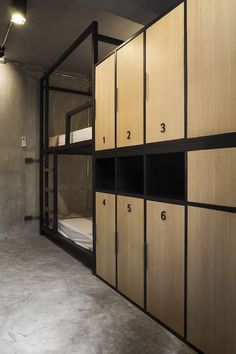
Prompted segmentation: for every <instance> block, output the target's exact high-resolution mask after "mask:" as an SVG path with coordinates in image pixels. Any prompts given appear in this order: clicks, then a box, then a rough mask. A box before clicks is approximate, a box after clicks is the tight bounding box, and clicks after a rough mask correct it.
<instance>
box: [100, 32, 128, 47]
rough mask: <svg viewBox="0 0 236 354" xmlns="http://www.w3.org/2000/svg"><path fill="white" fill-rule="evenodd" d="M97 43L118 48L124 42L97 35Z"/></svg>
mask: <svg viewBox="0 0 236 354" xmlns="http://www.w3.org/2000/svg"><path fill="white" fill-rule="evenodd" d="M98 41H99V42H103V43H108V44H112V45H116V46H119V45H121V44H122V43H124V41H122V40H121V39H117V38H113V37H109V36H105V35H103V34H98Z"/></svg>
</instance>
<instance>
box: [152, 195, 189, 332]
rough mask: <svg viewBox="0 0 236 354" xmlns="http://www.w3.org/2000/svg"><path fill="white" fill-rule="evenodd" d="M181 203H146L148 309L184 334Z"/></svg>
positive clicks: (182, 216)
mask: <svg viewBox="0 0 236 354" xmlns="http://www.w3.org/2000/svg"><path fill="white" fill-rule="evenodd" d="M184 234H185V233H184V206H181V205H172V204H166V203H159V202H151V201H148V202H147V311H148V312H149V313H151V314H152V315H154V316H155V317H157V318H158V319H159V320H161V321H162V322H163V323H165V324H166V325H167V326H169V327H170V328H172V329H173V330H174V331H175V332H177V333H179V334H180V335H184Z"/></svg>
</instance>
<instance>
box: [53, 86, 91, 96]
mask: <svg viewBox="0 0 236 354" xmlns="http://www.w3.org/2000/svg"><path fill="white" fill-rule="evenodd" d="M48 89H49V90H50V91H58V92H65V93H72V94H75V95H81V96H89V97H90V96H92V93H91V92H87V91H81V90H74V89H68V88H65V87H57V86H49V87H48Z"/></svg>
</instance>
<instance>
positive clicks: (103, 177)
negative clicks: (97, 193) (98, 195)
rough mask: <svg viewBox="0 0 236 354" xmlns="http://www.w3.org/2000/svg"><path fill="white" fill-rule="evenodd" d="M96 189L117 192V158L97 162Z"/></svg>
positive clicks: (102, 159)
mask: <svg viewBox="0 0 236 354" xmlns="http://www.w3.org/2000/svg"><path fill="white" fill-rule="evenodd" d="M96 189H97V190H99V189H101V190H106V191H112V192H114V191H115V158H101V159H97V160H96Z"/></svg>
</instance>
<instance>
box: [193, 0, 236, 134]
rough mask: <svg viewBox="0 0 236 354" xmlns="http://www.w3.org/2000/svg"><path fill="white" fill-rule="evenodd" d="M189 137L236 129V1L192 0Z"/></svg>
mask: <svg viewBox="0 0 236 354" xmlns="http://www.w3.org/2000/svg"><path fill="white" fill-rule="evenodd" d="M187 3H188V6H187V17H188V20H187V23H188V25H187V26H188V28H187V31H188V137H189V138H191V137H197V136H203V135H214V134H222V133H229V132H235V131H236V119H235V117H236V39H235V34H236V20H235V18H236V1H235V0H207V1H206V0H197V1H196V0H188V2H187Z"/></svg>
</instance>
